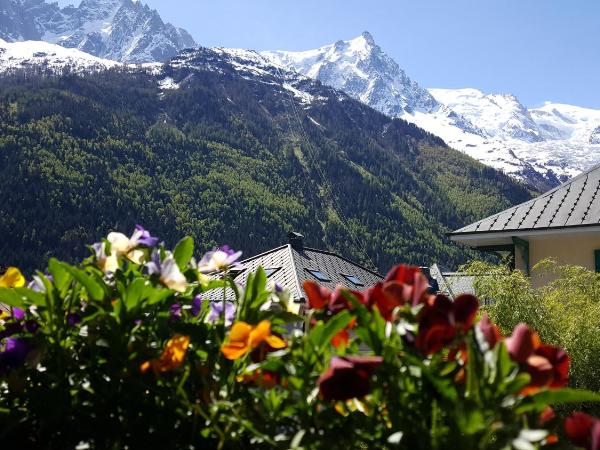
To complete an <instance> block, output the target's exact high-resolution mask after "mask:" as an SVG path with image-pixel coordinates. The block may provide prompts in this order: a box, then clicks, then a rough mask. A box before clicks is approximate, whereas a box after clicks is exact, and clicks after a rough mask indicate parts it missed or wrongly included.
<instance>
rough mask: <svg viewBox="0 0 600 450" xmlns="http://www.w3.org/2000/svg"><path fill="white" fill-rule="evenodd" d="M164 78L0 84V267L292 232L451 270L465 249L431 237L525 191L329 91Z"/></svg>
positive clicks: (254, 244) (265, 241)
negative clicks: (122, 236) (172, 84)
mask: <svg viewBox="0 0 600 450" xmlns="http://www.w3.org/2000/svg"><path fill="white" fill-rule="evenodd" d="M170 70H171V73H170V75H171V76H173V78H175V79H176V80H179V81H180V83H179V86H180V87H179V89H170V90H165V89H162V90H161V88H160V87H159V85H158V83H157V80H156V76H155V75H153V74H151V73H150V72H145V71H129V72H128V71H109V72H103V73H97V74H87V75H83V76H75V75H68V74H65V75H61V76H48V75H45V76H40V75H36V74H32V73H16V74H12V75H4V76H3V77H2V79H0V195H1V197H2V202H0V255H1V260H0V265H3V266H8V265H17V266H20V267H22V268H23V269H24V270H26V271H28V272H31V271H32V270H34V269H36V268H41V267H43V265H44V264H45V262H46V260H47V259H48V257H49V256H50V255H53V256H57V257H59V258H61V259H65V260H73V259H74V258H76V257H80V256H81V255H84V254H86V252H87V250H86V248H85V245H84V244H85V243H91V242H94V241H97V240H98V239H100V238H101V237H103V236H105V235H106V233H107V232H109V231H111V230H120V231H123V232H129V231H130V230H131V229H132V228H133V226H134V225H135V224H136V223H140V224H143V225H144V226H145V227H146V228H148V229H150V230H151V231H152V233H153V234H154V235H157V236H160V237H162V238H163V239H164V240H165V241H166V242H167V243H168V244H172V243H173V242H174V241H175V240H176V239H178V238H179V237H181V236H182V235H191V236H193V237H194V239H195V240H196V242H198V243H200V244H201V246H202V248H201V249H199V250H206V249H209V248H211V247H213V246H215V245H218V244H223V243H227V244H229V245H230V246H232V247H235V248H240V249H242V250H244V252H245V255H246V256H250V255H251V254H254V253H255V252H260V251H264V250H266V249H268V248H270V247H272V246H276V245H280V244H282V243H285V234H286V232H288V231H290V230H296V231H299V232H301V233H303V234H304V235H305V236H306V243H307V245H310V246H314V247H320V248H328V249H331V250H335V251H339V252H341V253H342V254H344V255H346V256H348V257H351V258H354V259H356V260H359V261H361V262H363V263H366V264H370V260H372V261H374V263H375V265H376V266H377V268H378V269H379V270H381V271H384V270H385V269H387V268H388V267H389V266H390V265H391V264H393V263H395V262H409V263H413V264H430V263H432V262H438V263H441V264H444V265H448V266H456V265H457V264H459V263H462V262H465V261H467V260H468V259H469V258H471V257H473V256H474V255H475V254H474V253H470V252H469V251H467V250H466V249H464V248H461V247H459V246H458V245H456V244H452V243H450V241H449V240H448V239H447V238H446V237H445V233H446V232H448V231H449V230H452V229H454V228H457V227H460V226H462V225H464V224H466V223H468V222H470V221H473V220H475V219H478V218H481V217H483V216H486V215H488V214H491V213H493V212H496V211H498V210H501V209H503V208H506V207H507V206H509V205H511V204H515V203H518V202H522V201H524V200H526V199H527V198H529V197H530V195H531V193H530V192H529V191H528V190H527V189H526V188H525V187H524V186H522V185H520V184H518V183H517V182H515V181H513V180H512V179H510V178H508V177H507V176H505V175H503V174H501V173H499V172H497V171H495V170H493V169H491V168H488V167H485V166H483V165H482V164H480V163H477V162H476V161H474V160H472V159H470V158H469V157H467V156H464V155H463V154H461V153H459V152H457V151H454V150H452V149H450V148H448V147H446V146H445V145H444V143H443V142H442V141H441V140H439V139H438V138H436V137H434V136H432V135H429V134H427V133H426V132H424V131H422V130H420V129H419V128H416V127H415V126H413V125H410V124H408V123H406V122H404V121H402V120H398V119H394V120H393V119H390V118H388V117H386V116H384V115H382V114H379V113H377V112H375V111H374V110H372V109H370V108H368V107H366V106H364V105H362V104H360V103H358V102H355V101H353V100H350V99H349V98H347V97H345V96H343V95H338V94H336V93H335V92H334V91H332V90H330V89H325V88H323V92H324V94H323V96H322V97H320V101H318V102H313V103H310V104H306V103H302V102H301V101H300V100H298V98H296V97H294V96H292V95H288V94H289V93H286V92H284V91H282V90H281V89H276V88H274V87H273V86H271V85H269V84H266V83H260V82H257V81H256V80H252V79H249V78H248V77H242V76H239V75H236V74H235V72H234V71H231V70H230V71H224V70H220V71H197V72H194V73H193V74H192V75H193V76H190V75H191V73H190V71H189V69H177V68H174V67H172V68H170ZM182 80H183V81H185V82H183V81H182ZM367 254H368V257H367V256H366V255H367Z"/></svg>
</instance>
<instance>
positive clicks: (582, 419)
mask: <svg viewBox="0 0 600 450" xmlns="http://www.w3.org/2000/svg"><path fill="white" fill-rule="evenodd" d="M564 426H565V433H566V435H567V437H568V438H569V439H570V440H571V442H573V444H575V445H577V446H578V447H583V448H584V449H586V450H600V420H598V419H596V418H595V417H592V416H589V415H587V414H585V413H582V412H575V413H573V414H571V415H570V416H569V417H567V418H566V419H565V424H564Z"/></svg>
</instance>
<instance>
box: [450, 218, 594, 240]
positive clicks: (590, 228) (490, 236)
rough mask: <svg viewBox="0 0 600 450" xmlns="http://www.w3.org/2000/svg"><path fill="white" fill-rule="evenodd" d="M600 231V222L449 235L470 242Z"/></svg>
mask: <svg viewBox="0 0 600 450" xmlns="http://www.w3.org/2000/svg"><path fill="white" fill-rule="evenodd" d="M581 233H600V224H596V223H593V224H584V225H571V226H563V227H551V228H529V229H515V230H498V231H468V232H453V233H449V234H448V236H449V237H450V239H451V240H452V241H455V242H462V243H464V244H469V243H472V242H474V241H482V240H484V241H492V240H502V239H506V240H507V241H508V242H510V239H511V238H512V237H521V238H527V237H532V236H552V235H565V234H581Z"/></svg>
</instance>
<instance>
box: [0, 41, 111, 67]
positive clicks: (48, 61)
mask: <svg viewBox="0 0 600 450" xmlns="http://www.w3.org/2000/svg"><path fill="white" fill-rule="evenodd" d="M117 66H121V64H120V63H118V62H116V61H110V60H108V59H102V58H97V57H95V56H92V55H89V54H87V53H84V52H82V51H80V50H77V49H74V48H64V47H61V46H60V45H55V44H50V43H48V42H41V41H24V42H11V43H9V42H6V41H4V40H2V39H0V72H10V71H13V70H20V69H27V68H34V67H35V68H38V69H43V70H48V71H50V72H59V71H64V70H68V71H72V72H85V71H99V70H105V69H110V68H113V67H117Z"/></svg>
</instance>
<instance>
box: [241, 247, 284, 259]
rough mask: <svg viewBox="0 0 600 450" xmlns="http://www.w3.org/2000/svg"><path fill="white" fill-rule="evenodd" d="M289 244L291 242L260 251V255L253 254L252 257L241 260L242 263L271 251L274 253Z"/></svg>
mask: <svg viewBox="0 0 600 450" xmlns="http://www.w3.org/2000/svg"><path fill="white" fill-rule="evenodd" d="M288 245H289V244H284V245H280V246H279V247H275V248H272V249H271V250H267V251H266V252H262V253H259V254H258V255H254V256H251V257H250V258H246V259H242V260H241V261H240V264H243V263H245V262H248V261H252V260H254V259H256V258H260V257H261V256H265V255H268V254H270V253H274V252H276V251H279V250H283V249H284V248H285V247H287V246H288Z"/></svg>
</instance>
